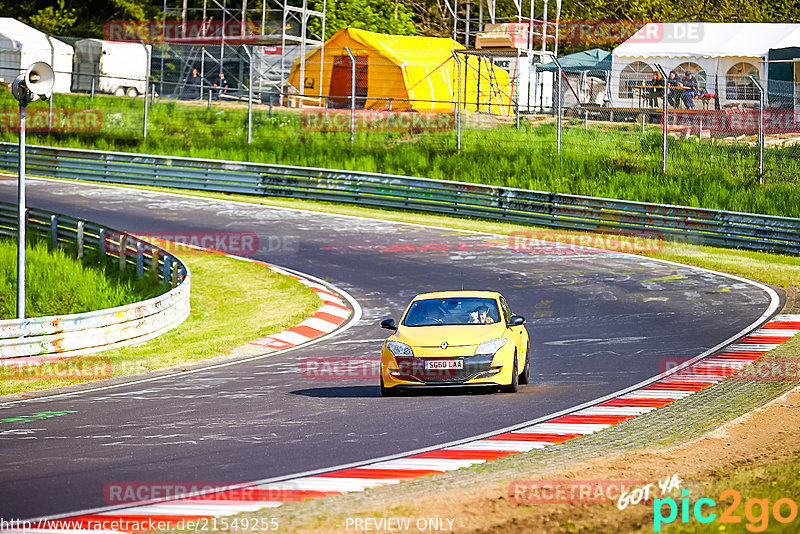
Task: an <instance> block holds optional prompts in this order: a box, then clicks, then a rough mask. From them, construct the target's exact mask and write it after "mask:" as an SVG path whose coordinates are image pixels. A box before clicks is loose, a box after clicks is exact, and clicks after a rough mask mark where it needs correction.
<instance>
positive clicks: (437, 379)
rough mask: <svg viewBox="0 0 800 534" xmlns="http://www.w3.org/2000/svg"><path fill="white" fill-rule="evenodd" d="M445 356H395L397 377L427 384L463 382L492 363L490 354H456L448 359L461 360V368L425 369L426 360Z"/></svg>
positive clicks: (487, 368) (486, 368)
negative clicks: (397, 369) (462, 366)
mask: <svg viewBox="0 0 800 534" xmlns="http://www.w3.org/2000/svg"><path fill="white" fill-rule="evenodd" d="M442 359H445V358H414V357H411V356H395V360H397V364H398V366H399V369H400V372H401V374H400V376H398V378H400V379H403V380H418V381H420V382H424V383H427V384H431V383H433V384H444V383H450V384H453V383H456V384H457V383H463V382H466V381H467V380H470V379H471V378H473V377H475V375H477V374H478V373H481V372H483V371H488V370H489V368H490V367H491V365H492V356H456V357H452V358H447V359H448V360H450V359H452V360H462V361H463V362H464V368H463V369H425V361H426V360H442Z"/></svg>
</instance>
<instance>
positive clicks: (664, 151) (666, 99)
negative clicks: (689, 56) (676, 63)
mask: <svg viewBox="0 0 800 534" xmlns="http://www.w3.org/2000/svg"><path fill="white" fill-rule="evenodd" d="M656 68H657V69H658V72H660V73H661V79H662V80H664V107H663V119H662V124H661V172H663V173H666V172H667V157H668V156H669V149H668V148H667V132H668V131H669V106H667V104H668V102H669V78H668V77H667V73H666V72H664V69H663V68H661V65H656Z"/></svg>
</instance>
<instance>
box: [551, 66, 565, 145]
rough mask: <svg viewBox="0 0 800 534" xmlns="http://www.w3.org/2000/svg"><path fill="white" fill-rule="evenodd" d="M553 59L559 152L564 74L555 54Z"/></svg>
mask: <svg viewBox="0 0 800 534" xmlns="http://www.w3.org/2000/svg"><path fill="white" fill-rule="evenodd" d="M553 61H555V63H556V68H557V69H558V84H557V85H556V87H558V91H557V92H556V95H557V96H558V118H557V119H556V125H557V128H558V133H557V134H556V137H557V139H556V145H557V151H558V153H559V154H561V115H562V106H563V102H562V101H563V100H564V99H563V98H562V95H561V78H562V77H563V76H564V71H562V70H561V63H559V62H558V60H557V59H556V58H555V56H553Z"/></svg>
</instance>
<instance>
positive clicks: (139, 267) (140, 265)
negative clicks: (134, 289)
mask: <svg viewBox="0 0 800 534" xmlns="http://www.w3.org/2000/svg"><path fill="white" fill-rule="evenodd" d="M143 274H144V254H143V253H142V242H141V241H139V240H138V239H137V240H136V278H137V279H139V280H141V279H142V275H143ZM173 287H174V286H173Z"/></svg>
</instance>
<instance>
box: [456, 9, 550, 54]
mask: <svg viewBox="0 0 800 534" xmlns="http://www.w3.org/2000/svg"><path fill="white" fill-rule="evenodd" d="M512 1H513V3H514V7H516V8H517V15H516V17H514V16H511V17H498V16H497V15H496V12H497V0H477V4H478V6H477V19H476V18H475V11H476V10H475V8H474V7H473V0H461V1H459V0H445V9H446V11H447V14H448V15H449V16H450V18H451V19H452V29H453V34H452V37H453V40H455V41H456V42H459V43H461V44H463V45H464V47H465V48H470V46H471V45H474V43H475V37H476V35H477V34H478V33H480V32H483V31H484V29H485V25H486V23H487V21H488V23H490V24H499V23H503V22H513V23H517V24H520V25H525V26H527V31H526V35H527V39H526V44H525V46H523V47H522V48H523V49H527V50H538V51H541V52H552V53H553V54H555V55H558V40H559V32H558V26H559V22H560V19H561V0H556V1H555V6H552V5H551V4H550V0H530V1H529V2H527V3H526V2H525V1H524V0H512ZM484 4H485V6H486V7H485V9H484ZM526 7H527V10H526V9H525V8H526ZM526 15H527V16H526Z"/></svg>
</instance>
